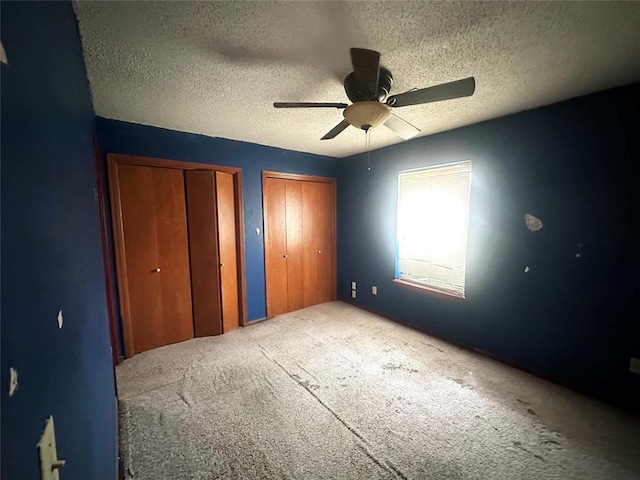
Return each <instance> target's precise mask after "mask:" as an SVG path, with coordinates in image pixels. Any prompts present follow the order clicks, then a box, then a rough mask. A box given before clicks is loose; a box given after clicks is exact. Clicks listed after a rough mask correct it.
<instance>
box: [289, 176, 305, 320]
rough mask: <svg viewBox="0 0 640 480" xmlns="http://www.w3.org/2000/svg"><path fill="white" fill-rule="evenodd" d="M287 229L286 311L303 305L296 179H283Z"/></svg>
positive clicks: (299, 190) (299, 202) (299, 196)
mask: <svg viewBox="0 0 640 480" xmlns="http://www.w3.org/2000/svg"><path fill="white" fill-rule="evenodd" d="M285 182H286V183H285V202H286V207H285V208H286V217H287V220H286V229H287V253H286V255H287V299H288V302H287V303H288V309H287V311H288V312H292V311H294V310H300V309H301V308H303V307H304V297H303V289H302V262H303V250H304V245H303V238H302V184H303V183H304V182H300V181H297V180H286V181H285Z"/></svg>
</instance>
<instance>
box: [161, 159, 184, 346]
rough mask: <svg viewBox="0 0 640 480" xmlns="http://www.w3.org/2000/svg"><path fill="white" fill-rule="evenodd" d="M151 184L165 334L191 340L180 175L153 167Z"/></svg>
mask: <svg viewBox="0 0 640 480" xmlns="http://www.w3.org/2000/svg"><path fill="white" fill-rule="evenodd" d="M153 183H154V196H155V204H156V228H157V230H156V235H157V238H158V256H159V259H160V264H159V265H158V267H159V268H160V272H159V273H160V275H159V277H160V288H161V298H162V310H163V312H162V313H163V321H164V335H165V340H166V343H174V342H179V341H182V340H188V339H189V338H193V314H192V309H191V279H190V271H189V247H188V241H187V209H186V203H185V191H184V176H183V172H182V171H181V170H176V169H170V168H154V169H153Z"/></svg>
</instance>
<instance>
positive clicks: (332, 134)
mask: <svg viewBox="0 0 640 480" xmlns="http://www.w3.org/2000/svg"><path fill="white" fill-rule="evenodd" d="M349 125H350V123H349V122H347V121H346V120H343V121H341V122H340V123H339V124H338V125H336V126H335V127H333V128H332V129H331V130H329V132H328V133H327V134H326V135H325V136H324V137H322V138H321V139H320V140H331V139H332V138H336V137H337V136H338V134H339V133H340V132H342V131H343V130H344V129H345V128H347V127H348V126H349Z"/></svg>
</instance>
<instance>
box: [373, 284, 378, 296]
mask: <svg viewBox="0 0 640 480" xmlns="http://www.w3.org/2000/svg"><path fill="white" fill-rule="evenodd" d="M371 293H372V294H373V295H377V294H378V287H376V286H375V285H372V286H371Z"/></svg>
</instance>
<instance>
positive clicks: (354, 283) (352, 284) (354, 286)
mask: <svg viewBox="0 0 640 480" xmlns="http://www.w3.org/2000/svg"><path fill="white" fill-rule="evenodd" d="M355 289H356V282H351V290H355Z"/></svg>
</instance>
